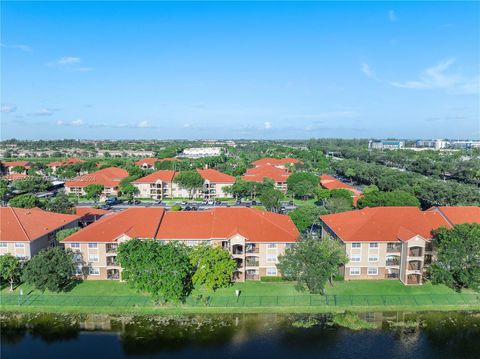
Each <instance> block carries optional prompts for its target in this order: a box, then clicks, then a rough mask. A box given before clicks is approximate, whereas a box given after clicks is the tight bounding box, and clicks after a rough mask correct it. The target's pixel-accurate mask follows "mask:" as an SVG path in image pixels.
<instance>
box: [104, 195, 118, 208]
mask: <svg viewBox="0 0 480 359" xmlns="http://www.w3.org/2000/svg"><path fill="white" fill-rule="evenodd" d="M119 203H120V201H119V200H118V198H117V197H108V198H107V199H106V200H105V204H106V205H109V206H113V205H116V204H119Z"/></svg>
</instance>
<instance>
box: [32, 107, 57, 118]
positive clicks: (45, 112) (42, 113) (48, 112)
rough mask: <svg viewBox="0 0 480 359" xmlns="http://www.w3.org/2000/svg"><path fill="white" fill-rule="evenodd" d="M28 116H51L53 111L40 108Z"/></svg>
mask: <svg viewBox="0 0 480 359" xmlns="http://www.w3.org/2000/svg"><path fill="white" fill-rule="evenodd" d="M29 115H30V116H52V115H53V111H52V110H49V109H48V108H42V109H40V110H38V111H35V112H32V113H30V114H29Z"/></svg>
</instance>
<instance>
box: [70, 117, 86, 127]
mask: <svg viewBox="0 0 480 359" xmlns="http://www.w3.org/2000/svg"><path fill="white" fill-rule="evenodd" d="M71 124H72V126H82V125H83V124H85V122H84V121H83V120H82V119H81V118H79V119H77V120H73V121H72V122H71Z"/></svg>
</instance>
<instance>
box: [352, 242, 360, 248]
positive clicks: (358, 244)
mask: <svg viewBox="0 0 480 359" xmlns="http://www.w3.org/2000/svg"><path fill="white" fill-rule="evenodd" d="M352 248H362V243H360V242H353V243H352Z"/></svg>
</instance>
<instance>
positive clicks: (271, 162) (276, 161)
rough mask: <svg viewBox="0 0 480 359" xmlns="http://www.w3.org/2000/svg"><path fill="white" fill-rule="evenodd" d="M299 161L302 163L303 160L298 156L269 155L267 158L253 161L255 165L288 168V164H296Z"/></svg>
mask: <svg viewBox="0 0 480 359" xmlns="http://www.w3.org/2000/svg"><path fill="white" fill-rule="evenodd" d="M297 163H302V161H300V160H297V159H296V158H290V157H286V158H271V157H267V158H262V159H259V160H257V161H255V162H252V165H254V166H255V167H260V166H274V167H277V168H282V169H286V168H287V167H288V165H295V164H297Z"/></svg>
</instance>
